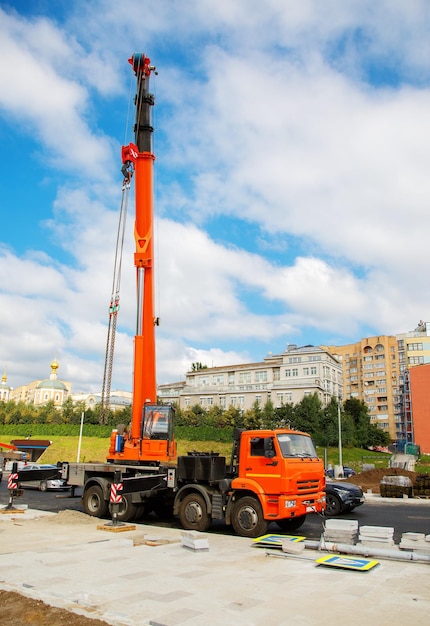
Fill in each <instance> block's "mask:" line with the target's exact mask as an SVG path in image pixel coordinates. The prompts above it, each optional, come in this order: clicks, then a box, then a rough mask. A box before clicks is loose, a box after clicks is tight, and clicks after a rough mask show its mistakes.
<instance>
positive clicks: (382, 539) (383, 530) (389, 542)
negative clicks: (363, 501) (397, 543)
mask: <svg viewBox="0 0 430 626" xmlns="http://www.w3.org/2000/svg"><path fill="white" fill-rule="evenodd" d="M358 538H359V540H360V544H361V545H363V546H368V547H373V548H390V547H391V546H394V528H391V527H390V526H361V527H360V534H359V537H358Z"/></svg>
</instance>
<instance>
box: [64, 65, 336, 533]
mask: <svg viewBox="0 0 430 626" xmlns="http://www.w3.org/2000/svg"><path fill="white" fill-rule="evenodd" d="M129 63H130V64H131V66H132V68H133V71H134V73H135V75H136V78H137V94H136V98H135V105H136V123H135V128H134V131H135V143H131V144H130V145H129V146H123V148H122V159H123V168H122V171H123V173H124V183H123V191H124V189H128V188H129V186H130V181H131V178H132V177H133V179H134V184H135V202H136V216H135V242H136V251H135V254H134V265H135V267H136V281H137V324H136V335H135V338H134V363H133V366H134V367H133V401H132V415H131V425H130V428H129V429H128V430H127V429H118V430H114V431H113V432H112V435H111V439H110V448H109V453H108V456H107V459H106V463H64V464H63V466H62V476H63V478H65V479H66V480H67V482H68V484H69V485H70V486H71V487H72V488H75V487H77V486H80V487H82V488H83V496H82V497H83V505H84V509H85V511H86V513H88V514H89V515H93V516H96V517H105V516H106V515H107V514H108V513H109V510H110V508H112V505H111V504H110V490H111V485H112V484H120V485H121V494H122V501H121V504H120V508H119V512H118V514H117V519H118V520H120V521H124V522H126V521H132V520H135V519H138V518H139V517H140V516H142V515H143V514H144V513H147V512H149V511H154V512H155V513H156V514H159V515H177V516H179V519H180V522H181V524H182V526H183V527H184V528H185V529H188V530H197V531H205V530H207V529H208V528H209V526H210V524H211V521H212V520H215V519H218V520H224V521H225V522H226V523H227V524H232V525H233V528H234V530H235V531H236V532H237V533H238V534H239V535H242V536H246V537H258V536H259V535H261V534H264V532H265V531H266V529H267V526H268V524H269V522H271V521H275V522H277V524H278V525H279V526H280V528H281V529H283V530H286V531H293V530H295V529H297V528H299V527H300V526H301V524H302V523H303V522H304V520H305V518H306V515H307V513H309V512H321V511H322V510H323V509H324V506H325V492H324V487H325V477H324V468H323V463H322V461H321V460H320V459H319V458H318V456H317V454H316V451H315V448H314V445H313V443H312V440H311V438H310V436H309V435H307V434H306V433H300V432H296V431H292V430H287V429H281V430H267V429H266V430H252V431H240V430H238V429H237V430H235V432H234V437H233V447H232V455H231V460H230V463H229V464H227V463H226V459H225V457H222V456H218V455H217V454H214V453H199V452H192V453H189V454H188V455H186V456H180V457H179V458H178V457H177V453H176V443H175V439H174V433H173V426H174V409H173V407H172V406H168V405H160V404H157V395H156V376H155V326H156V325H157V324H158V320H157V318H156V317H155V315H154V285H153V238H152V231H153V228H152V226H153V162H154V159H155V156H154V155H153V152H152V133H153V128H152V126H151V107H152V106H153V105H154V97H153V95H152V94H151V93H149V79H150V76H151V74H152V73H156V70H155V67H154V66H153V65H151V61H150V59H149V58H148V57H146V56H145V55H144V54H134V55H133V56H132V57H131V58H130V59H129Z"/></svg>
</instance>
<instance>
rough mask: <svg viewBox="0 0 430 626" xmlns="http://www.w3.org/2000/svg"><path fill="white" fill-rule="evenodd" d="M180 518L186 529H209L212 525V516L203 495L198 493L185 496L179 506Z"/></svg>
mask: <svg viewBox="0 0 430 626" xmlns="http://www.w3.org/2000/svg"><path fill="white" fill-rule="evenodd" d="M179 519H180V521H181V524H182V528H185V530H198V531H200V532H204V531H205V530H207V529H208V528H209V526H210V525H211V518H210V516H209V514H208V510H207V507H206V502H205V500H204V498H203V496H201V495H200V494H198V493H189V494H188V495H187V496H185V498H184V499H183V500H182V502H181V505H180V508H179Z"/></svg>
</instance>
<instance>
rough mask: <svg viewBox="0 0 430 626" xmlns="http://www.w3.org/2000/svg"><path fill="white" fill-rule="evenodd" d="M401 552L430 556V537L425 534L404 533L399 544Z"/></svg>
mask: <svg viewBox="0 0 430 626" xmlns="http://www.w3.org/2000/svg"><path fill="white" fill-rule="evenodd" d="M399 548H400V550H409V551H410V552H419V553H420V554H430V535H425V534H424V533H403V534H402V538H401V540H400V544H399Z"/></svg>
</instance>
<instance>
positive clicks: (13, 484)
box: [7, 473, 18, 489]
mask: <svg viewBox="0 0 430 626" xmlns="http://www.w3.org/2000/svg"><path fill="white" fill-rule="evenodd" d="M7 488H8V489H18V474H12V473H10V474H9V478H8V479H7Z"/></svg>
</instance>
